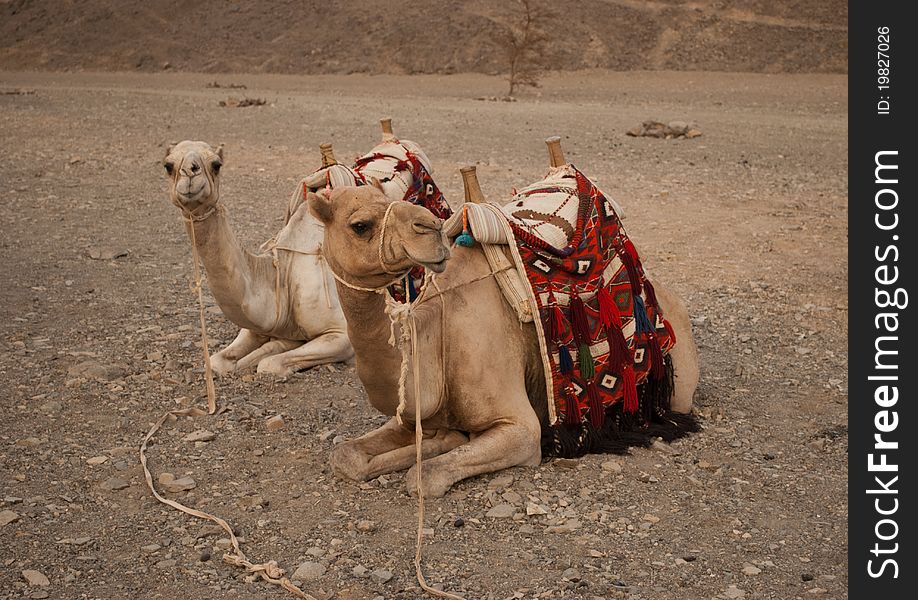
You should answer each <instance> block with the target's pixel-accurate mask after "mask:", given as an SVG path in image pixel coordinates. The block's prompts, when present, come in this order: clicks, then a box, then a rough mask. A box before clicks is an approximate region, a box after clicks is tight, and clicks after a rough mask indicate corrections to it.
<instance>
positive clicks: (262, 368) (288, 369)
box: [255, 356, 296, 377]
mask: <svg viewBox="0 0 918 600" xmlns="http://www.w3.org/2000/svg"><path fill="white" fill-rule="evenodd" d="M255 372H256V373H258V374H260V375H275V376H277V377H289V376H290V375H293V373H294V372H296V369H294V368H293V367H292V366H290V365H289V364H288V361H286V360H285V359H284V357H283V356H269V357H267V358H263V359H261V360H260V361H259V362H258V367H256V369H255Z"/></svg>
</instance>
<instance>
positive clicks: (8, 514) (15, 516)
mask: <svg viewBox="0 0 918 600" xmlns="http://www.w3.org/2000/svg"><path fill="white" fill-rule="evenodd" d="M18 520H19V513H17V512H14V511H12V510H3V511H0V527H6V526H7V525H9V524H10V523H13V522H15V521H18Z"/></svg>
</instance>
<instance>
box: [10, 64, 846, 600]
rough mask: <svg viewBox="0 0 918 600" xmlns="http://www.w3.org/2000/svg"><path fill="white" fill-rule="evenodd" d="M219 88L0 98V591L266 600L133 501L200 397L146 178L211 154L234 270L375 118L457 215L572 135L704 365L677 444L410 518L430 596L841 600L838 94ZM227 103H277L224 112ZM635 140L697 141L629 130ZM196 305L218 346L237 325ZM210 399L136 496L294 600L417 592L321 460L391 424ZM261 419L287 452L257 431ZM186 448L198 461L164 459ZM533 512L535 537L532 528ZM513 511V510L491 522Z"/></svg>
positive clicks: (180, 263)
mask: <svg viewBox="0 0 918 600" xmlns="http://www.w3.org/2000/svg"><path fill="white" fill-rule="evenodd" d="M213 79H214V76H213V75H194V74H157V75H140V74H90V73H84V74H66V75H59V74H58V75H55V74H47V73H45V74H28V73H0V92H4V94H3V95H0V134H2V135H0V164H2V165H3V170H2V172H0V198H2V202H0V222H2V223H3V226H2V234H0V281H2V282H3V284H2V286H0V347H2V352H0V398H2V409H3V416H2V418H0V502H2V504H0V511H11V513H12V514H11V513H9V512H0V515H3V519H2V520H0V523H5V524H2V525H0V597H2V598H23V597H31V598H47V597H50V598H175V597H178V596H181V597H183V598H187V599H188V600H197V599H205V598H224V597H229V598H233V597H235V598H279V597H283V592H281V591H279V590H277V589H276V588H271V587H268V586H265V585H264V584H262V583H249V582H246V581H245V574H244V573H242V572H241V571H239V570H236V569H234V568H232V567H229V566H226V565H224V564H222V563H221V561H220V556H221V555H222V550H221V549H220V546H221V545H222V544H223V543H224V542H221V541H220V538H222V537H223V536H222V535H220V534H219V533H218V532H217V531H215V530H214V529H213V527H211V526H209V525H207V524H206V523H202V522H199V521H196V520H193V519H191V518H189V517H186V516H184V515H182V514H180V513H178V512H176V511H173V510H171V509H168V508H166V507H164V506H162V505H160V504H158V503H157V502H156V501H155V500H154V499H153V498H152V497H151V496H150V493H149V492H148V490H147V489H146V487H145V485H144V482H143V478H142V475H141V470H140V466H139V463H138V457H137V447H138V444H139V443H140V440H141V438H142V436H143V435H144V433H145V432H146V431H147V430H148V429H149V427H150V425H151V423H152V422H153V421H154V420H155V419H156V418H158V417H159V415H161V414H162V413H163V412H164V411H166V410H168V409H172V408H175V407H177V406H179V405H183V404H188V403H193V402H200V401H201V397H202V394H203V389H204V388H203V377H202V369H201V365H200V350H199V347H198V345H197V343H198V335H197V332H196V329H195V324H196V314H197V308H196V305H195V300H194V296H193V294H192V293H191V291H189V283H190V281H191V269H190V247H189V243H188V240H187V238H186V236H185V232H184V229H183V227H182V224H181V221H180V218H179V215H178V213H177V211H176V209H175V208H174V207H173V206H172V205H171V204H170V203H169V201H168V199H167V194H166V187H167V186H166V182H165V179H164V177H163V175H162V172H161V170H162V169H161V166H160V159H161V158H162V156H163V154H164V152H165V149H166V146H167V144H168V143H169V142H170V141H172V140H176V141H177V140H180V139H185V138H191V139H203V140H208V141H212V142H224V143H225V144H226V152H227V160H226V168H225V169H224V171H223V173H224V175H223V177H224V179H223V183H222V192H223V195H224V202H225V205H226V207H227V208H228V210H229V211H230V213H231V217H232V220H233V222H234V223H235V225H236V228H237V232H238V234H239V236H240V237H241V239H242V240H243V241H244V242H245V243H246V245H247V246H249V247H254V246H255V245H256V244H257V243H259V242H261V241H263V240H264V239H266V238H268V237H269V236H270V235H271V234H272V233H273V232H274V231H275V230H276V229H277V228H278V227H279V225H280V223H281V222H282V218H283V213H284V207H285V202H286V199H287V197H288V195H289V193H290V192H291V191H292V188H293V186H294V184H295V182H296V181H297V179H298V178H299V177H300V176H301V175H303V174H304V173H307V172H310V171H311V170H313V169H314V168H315V167H316V166H317V165H318V161H319V155H318V150H317V146H318V144H319V143H320V142H324V141H331V142H334V144H335V147H336V150H337V154H338V156H339V158H342V159H343V158H349V157H353V156H355V155H356V154H358V153H361V152H363V151H365V150H367V149H368V148H370V147H371V146H372V145H373V144H374V143H375V142H376V140H377V137H378V130H377V125H376V119H377V118H379V117H381V116H386V115H390V116H392V117H393V118H394V122H395V126H396V131H397V133H399V134H401V135H402V136H403V137H405V138H408V139H412V140H415V141H417V142H419V143H421V144H422V145H423V146H424V147H425V148H426V150H427V151H428V153H429V155H430V156H431V158H432V160H433V161H434V164H435V170H436V172H435V176H436V177H437V178H438V181H439V183H440V185H441V187H442V188H444V190H445V191H446V192H447V194H448V197H449V198H450V199H451V200H452V201H454V202H456V201H458V200H459V199H460V198H461V183H460V178H459V175H458V168H459V167H460V166H463V165H466V164H470V163H474V164H477V165H478V167H479V175H480V179H481V182H482V187H483V189H484V191H485V193H486V195H488V196H489V198H490V199H494V200H498V199H501V198H505V197H507V196H508V194H509V193H510V190H511V188H512V187H513V186H519V185H521V184H526V183H528V182H530V181H533V180H534V179H536V178H538V177H540V176H541V175H542V173H543V172H544V170H545V168H546V160H547V157H546V152H545V148H544V145H543V141H542V140H543V139H544V138H545V137H547V136H549V135H552V134H560V135H562V136H563V138H564V148H565V151H566V153H567V156H568V157H569V158H570V159H571V160H572V162H574V163H575V164H577V165H578V167H580V168H581V169H582V170H583V171H584V172H586V173H587V174H588V175H590V176H592V177H593V178H595V179H596V180H597V181H598V182H599V183H600V185H601V186H602V187H603V188H604V189H605V190H606V191H607V192H608V193H609V194H610V195H612V196H613V197H615V198H616V199H617V200H618V201H619V202H620V203H621V204H623V205H624V206H625V208H626V211H627V218H626V220H625V227H626V228H627V230H628V232H629V234H630V235H631V236H632V238H633V239H634V240H635V242H636V244H637V246H638V248H639V249H640V250H641V253H642V255H643V256H644V259H645V260H644V262H645V265H646V266H647V268H648V270H649V271H650V272H651V273H652V274H653V275H654V276H656V277H658V278H660V279H661V280H664V281H666V282H667V283H668V284H669V285H670V286H672V287H673V288H675V289H676V290H678V292H680V293H681V294H682V295H683V296H684V298H685V299H686V301H687V303H688V304H689V306H690V311H691V313H692V315H693V321H694V324H695V330H696V335H697V338H698V342H699V346H700V353H701V361H702V369H703V372H702V383H701V387H700V390H699V394H698V397H697V409H698V412H699V414H700V415H701V416H702V417H703V419H704V426H705V429H704V431H703V432H701V433H699V434H696V435H693V436H691V437H689V438H686V439H684V440H682V441H679V442H677V443H674V444H673V445H672V446H664V445H660V446H659V447H657V448H655V449H651V450H639V451H635V452H634V453H633V454H632V455H631V456H627V457H615V458H614V462H613V458H612V457H608V456H588V457H585V458H583V459H581V460H577V461H555V462H547V463H544V464H542V465H541V466H540V467H538V468H515V469H510V470H508V471H505V472H502V473H498V474H494V475H490V476H483V477H477V478H473V479H470V480H467V481H465V482H463V483H461V484H459V485H457V486H456V487H455V488H454V489H453V490H452V491H450V493H449V494H447V496H446V497H445V498H443V499H441V500H433V501H430V502H429V505H428V519H427V525H428V527H430V528H431V529H432V533H431V535H430V536H428V542H427V545H426V548H425V553H426V554H425V565H426V571H427V575H428V578H429V580H431V581H432V582H434V583H437V584H442V585H443V586H445V587H446V588H448V589H450V590H452V591H456V592H461V593H462V594H464V595H466V597H468V598H483V599H493V600H503V599H509V598H526V599H532V598H585V599H598V598H606V599H612V598H626V597H627V598H633V599H638V598H644V599H669V598H673V599H676V598H678V599H686V598H750V599H751V598H775V599H782V600H783V599H788V598H811V597H825V598H844V597H847V581H846V568H847V545H846V536H847V504H846V480H847V428H846V422H847V381H846V376H845V373H846V367H847V325H846V323H847V299H846V295H847V284H848V279H847V250H846V239H847V184H846V179H847V176H846V173H847V81H846V77H845V76H839V75H740V74H727V73H716V74H712V73H668V72H657V73H646V72H634V73H627V74H626V73H607V72H592V73H577V74H567V75H557V76H553V77H551V78H549V79H547V80H546V81H545V86H544V88H543V89H542V90H541V93H540V94H539V95H530V96H524V97H522V98H521V99H520V101H519V102H515V103H504V102H483V101H477V100H476V99H475V98H477V97H480V96H493V95H498V94H500V93H501V92H502V90H503V87H504V83H503V81H502V80H500V79H499V78H496V77H488V76H484V75H456V76H397V77H381V76H380V77H372V76H365V75H352V76H316V77H309V78H305V77H294V76H278V75H258V76H253V75H234V76H230V75H225V76H220V77H219V78H218V79H219V81H220V82H221V83H223V84H230V83H237V84H245V85H247V86H248V89H247V90H244V91H242V92H240V91H233V92H229V91H228V90H225V89H208V88H205V84H206V83H207V82H209V81H213ZM17 89H18V90H20V92H30V93H19V94H6V92H12V91H15V90H17ZM233 93H235V95H237V96H241V95H243V94H247V95H249V96H252V97H262V98H265V99H267V100H268V104H267V105H265V106H261V107H248V108H223V107H220V106H218V102H219V101H220V100H225V99H226V98H227V96H228V95H230V94H233ZM648 118H656V119H659V120H663V121H667V120H671V119H682V120H686V121H689V122H693V123H696V124H697V126H698V127H699V128H700V129H701V130H702V131H703V132H704V135H703V136H701V137H699V138H696V139H693V140H660V139H651V138H630V137H627V136H625V131H626V130H628V129H629V128H631V127H633V126H634V125H636V124H638V123H640V122H641V121H643V120H644V119H648ZM208 302H209V303H210V308H209V309H208V315H209V328H210V335H211V337H212V339H213V340H214V343H215V344H216V345H217V346H218V347H220V346H222V345H223V344H225V343H228V342H229V341H230V340H231V339H232V337H233V336H234V334H235V331H236V330H235V328H234V327H233V325H232V324H231V323H229V322H227V321H225V320H224V319H223V317H222V315H221V314H220V312H219V309H217V308H216V307H214V306H213V303H212V300H208ZM217 391H218V394H219V400H220V403H221V405H222V406H223V407H225V409H226V410H225V412H223V413H222V414H220V415H219V416H216V417H198V418H196V419H187V420H183V421H180V422H177V423H174V424H171V425H168V426H167V427H166V428H165V430H164V431H163V432H162V433H161V434H160V435H159V436H158V437H157V439H156V444H155V445H154V446H153V447H152V448H151V450H150V458H151V461H152V467H153V470H154V472H156V473H159V472H162V471H170V472H173V473H177V474H188V475H190V476H191V477H192V478H193V479H194V480H195V482H196V483H197V487H196V488H195V489H193V490H191V491H190V492H186V493H182V494H178V495H177V496H175V497H177V498H179V499H181V500H182V501H183V502H186V503H188V504H191V505H193V506H197V507H202V508H204V509H205V510H208V511H211V512H214V513H217V514H219V515H221V516H223V517H225V518H226V519H228V520H229V521H230V522H231V523H233V525H234V526H235V527H236V530H237V531H238V533H239V534H240V535H241V536H242V537H243V538H244V544H243V548H244V550H245V551H246V552H247V553H248V554H249V556H250V557H251V558H252V559H254V560H257V561H260V560H267V559H275V560H277V561H279V562H280V564H281V565H282V566H283V567H285V568H287V569H289V570H291V571H292V570H293V569H296V568H297V566H298V565H300V564H301V563H303V562H307V561H311V562H314V563H318V564H319V565H320V566H319V567H316V570H317V571H320V572H322V575H321V576H319V577H318V578H316V579H313V580H309V581H304V582H303V586H304V588H306V589H307V590H309V591H310V592H311V593H314V594H316V595H328V596H330V597H334V598H338V599H363V598H386V599H388V598H398V599H402V598H405V599H407V598H416V597H419V595H420V591H419V589H418V588H417V585H416V583H415V580H414V575H413V567H412V563H411V561H412V557H413V540H414V532H415V530H414V527H415V523H414V520H415V503H414V500H413V499H412V498H411V497H410V496H409V495H408V494H407V493H406V492H405V490H404V488H403V485H402V480H401V477H400V476H397V475H395V476H389V477H380V478H379V479H377V480H374V481H371V482H369V483H366V484H362V485H359V484H354V483H349V482H344V481H340V480H338V479H336V478H335V477H333V476H332V474H331V473H330V472H329V468H328V455H329V451H330V449H331V448H332V446H333V444H334V443H336V441H338V442H340V441H341V439H343V438H348V437H352V436H356V435H358V434H361V433H363V432H365V431H367V430H369V429H370V428H371V427H374V426H376V425H377V424H379V423H381V422H382V421H383V418H382V417H381V416H380V415H378V414H376V413H375V412H374V411H373V410H372V409H371V408H370V407H369V406H368V405H367V403H366V400H365V396H364V393H363V391H362V388H361V385H360V382H359V381H358V379H357V378H356V376H355V374H354V371H353V368H352V367H349V366H347V365H337V366H333V367H330V368H325V367H322V368H317V369H314V370H311V371H308V372H304V373H300V374H297V375H296V376H294V377H292V378H290V379H289V380H287V381H273V380H266V379H262V378H257V377H255V376H254V375H251V374H244V375H241V376H237V377H233V378H230V379H224V380H219V381H218V383H217ZM274 414H282V415H283V417H284V419H285V421H286V426H285V427H284V428H283V429H281V430H279V431H276V432H268V431H267V430H266V427H265V418H266V417H268V416H271V415H274ZM200 429H207V430H209V431H211V432H213V433H214V434H215V437H214V439H213V441H210V442H199V443H191V442H186V441H183V439H182V438H183V437H184V436H185V435H186V434H188V433H190V432H192V431H195V430H200ZM339 436H341V437H339ZM97 457H104V462H101V464H96V463H99V462H100V461H102V460H103V458H97ZM90 459H94V460H90ZM616 462H617V464H616ZM112 488H120V489H112ZM528 502H533V503H536V504H538V505H541V506H542V507H544V509H545V510H546V511H547V513H548V514H546V515H540V516H526V510H525V507H526V504H527V503H528ZM503 504H508V505H510V506H511V507H512V510H509V511H508V512H509V513H512V514H511V515H510V516H507V517H505V518H495V517H489V516H487V513H488V512H489V511H491V509H492V508H493V507H495V506H498V505H503ZM498 512H500V511H498ZM457 519H462V522H464V526H457ZM363 521H371V522H372V523H364V522H363ZM358 523H359V526H358ZM26 569H35V570H38V571H40V572H41V573H43V574H44V575H45V576H47V578H48V579H49V580H50V585H49V586H48V587H34V586H29V585H28V584H27V583H26V581H25V580H24V579H23V577H22V575H21V573H22V571H23V570H26Z"/></svg>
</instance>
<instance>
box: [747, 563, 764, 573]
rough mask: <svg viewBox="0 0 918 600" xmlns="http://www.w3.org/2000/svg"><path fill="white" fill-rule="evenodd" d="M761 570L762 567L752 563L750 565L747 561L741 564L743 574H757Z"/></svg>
mask: <svg viewBox="0 0 918 600" xmlns="http://www.w3.org/2000/svg"><path fill="white" fill-rule="evenodd" d="M761 572H762V569H760V568H758V567H756V566H754V565H750V564H748V563H747V564H746V565H744V566H743V575H758V574H759V573H761Z"/></svg>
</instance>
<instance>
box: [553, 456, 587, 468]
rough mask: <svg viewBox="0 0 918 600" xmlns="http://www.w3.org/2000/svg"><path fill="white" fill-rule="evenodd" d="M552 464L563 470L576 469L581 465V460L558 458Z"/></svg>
mask: <svg viewBox="0 0 918 600" xmlns="http://www.w3.org/2000/svg"><path fill="white" fill-rule="evenodd" d="M552 464H553V465H555V466H556V467H561V468H562V469H576V468H577V466H578V465H580V460H579V459H577V458H556V459H555V460H553V461H552Z"/></svg>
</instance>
